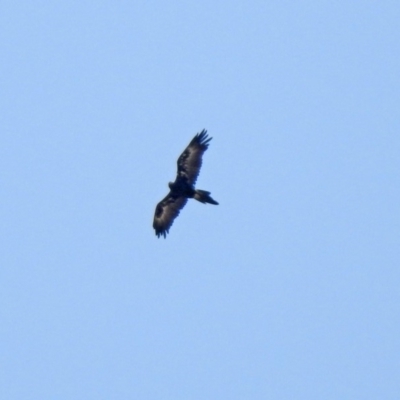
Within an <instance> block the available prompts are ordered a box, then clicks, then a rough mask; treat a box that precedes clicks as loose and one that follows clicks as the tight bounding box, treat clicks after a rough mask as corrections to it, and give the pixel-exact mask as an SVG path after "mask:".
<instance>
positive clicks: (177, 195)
mask: <svg viewBox="0 0 400 400" xmlns="http://www.w3.org/2000/svg"><path fill="white" fill-rule="evenodd" d="M211 139H212V138H210V137H208V136H207V131H206V130H205V129H203V130H202V131H201V132H200V133H198V134H197V135H196V136H195V137H194V138H193V139H192V141H191V142H190V143H189V145H188V146H187V147H186V149H185V150H184V152H183V153H182V154H181V155H180V157H179V158H178V172H177V175H176V179H175V182H170V183H169V184H168V186H169V188H170V189H171V190H170V192H169V193H168V194H167V196H166V197H165V198H164V199H162V200H161V201H160V202H159V203H158V204H157V207H156V211H155V214H154V221H153V228H154V229H155V231H156V235H157V237H160V236H164V238H165V237H166V236H167V233H168V231H169V228H171V226H172V224H173V222H174V219H175V218H176V217H177V216H178V215H179V212H180V211H181V210H182V208H183V207H184V206H185V204H186V202H187V200H188V199H189V198H194V199H196V200H198V201H200V202H201V203H204V204H205V203H209V204H218V203H217V202H216V201H215V200H214V199H213V198H211V196H210V192H207V191H205V190H199V189H197V190H196V189H195V187H194V184H195V183H196V180H197V177H198V176H199V172H200V168H201V163H202V157H203V153H204V152H205V151H206V150H207V148H208V144H209V142H210V140H211Z"/></svg>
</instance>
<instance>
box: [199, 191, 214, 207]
mask: <svg viewBox="0 0 400 400" xmlns="http://www.w3.org/2000/svg"><path fill="white" fill-rule="evenodd" d="M194 198H195V199H196V200H197V201H200V203H204V204H205V203H210V204H215V205H218V203H217V202H216V201H215V200H214V199H213V198H212V197H211V196H210V192H207V191H206V190H200V189H197V190H196V192H195V194H194Z"/></svg>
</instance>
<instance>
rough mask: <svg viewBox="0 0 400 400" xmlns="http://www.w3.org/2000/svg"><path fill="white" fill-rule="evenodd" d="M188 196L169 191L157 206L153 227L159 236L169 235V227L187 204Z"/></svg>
mask: <svg viewBox="0 0 400 400" xmlns="http://www.w3.org/2000/svg"><path fill="white" fill-rule="evenodd" d="M186 202H187V198H186V197H183V196H179V195H174V194H173V193H172V192H169V193H168V194H167V196H166V197H165V198H164V199H162V200H161V201H160V202H159V203H158V204H157V207H156V212H155V214H154V221H153V228H154V229H155V231H156V235H157V237H160V236H164V238H165V237H166V236H167V233H168V231H169V228H171V225H172V224H173V222H174V219H175V218H176V217H177V216H178V215H179V211H181V210H182V208H183V207H184V206H185V204H186Z"/></svg>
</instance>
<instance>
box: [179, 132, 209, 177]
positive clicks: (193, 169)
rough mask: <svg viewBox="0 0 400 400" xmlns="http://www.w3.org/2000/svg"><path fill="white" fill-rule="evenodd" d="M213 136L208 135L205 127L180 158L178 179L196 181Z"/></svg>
mask: <svg viewBox="0 0 400 400" xmlns="http://www.w3.org/2000/svg"><path fill="white" fill-rule="evenodd" d="M211 139H212V138H210V137H208V135H207V131H206V130H205V129H203V130H202V131H201V132H200V133H198V134H197V135H196V136H195V137H194V138H193V139H192V140H191V142H190V143H189V145H188V146H187V147H186V149H185V150H184V152H183V153H182V154H181V155H180V157H179V158H178V174H177V179H182V180H184V181H186V182H187V183H188V184H190V185H194V184H195V183H196V180H197V177H198V175H199V172H200V168H201V163H202V157H203V154H204V152H205V151H206V150H207V148H208V145H209V142H210V140H211Z"/></svg>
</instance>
